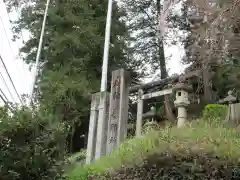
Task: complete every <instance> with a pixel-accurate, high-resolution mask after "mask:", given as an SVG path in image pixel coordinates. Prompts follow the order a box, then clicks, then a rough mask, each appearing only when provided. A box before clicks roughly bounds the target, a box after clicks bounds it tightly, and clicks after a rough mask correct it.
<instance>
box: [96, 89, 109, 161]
mask: <svg viewBox="0 0 240 180" xmlns="http://www.w3.org/2000/svg"><path fill="white" fill-rule="evenodd" d="M108 109H109V93H108V92H100V100H99V107H98V123H97V138H96V139H97V140H96V152H95V160H97V159H99V158H100V157H101V156H104V155H106V143H107V132H108Z"/></svg>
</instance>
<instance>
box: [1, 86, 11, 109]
mask: <svg viewBox="0 0 240 180" xmlns="http://www.w3.org/2000/svg"><path fill="white" fill-rule="evenodd" d="M0 92H1V93H2V94H0V99H1V100H2V101H3V102H4V104H5V105H6V106H7V107H9V109H10V111H11V112H13V107H12V106H11V105H9V103H8V99H7V97H6V95H5V94H4V92H3V91H2V89H1V88H0ZM3 96H4V97H5V98H6V99H4V97H3Z"/></svg>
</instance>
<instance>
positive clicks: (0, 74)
mask: <svg viewBox="0 0 240 180" xmlns="http://www.w3.org/2000/svg"><path fill="white" fill-rule="evenodd" d="M0 76H1V79H2V80H3V82H4V84H5V86H6V88H7V90H8V93H9V94H10V96H11V98H12V100H13V102H14V103H16V100H15V98H14V96H13V94H12V92H11V91H10V89H9V87H8V85H7V82H6V80H5V78H4V77H3V75H2V73H1V72H0Z"/></svg>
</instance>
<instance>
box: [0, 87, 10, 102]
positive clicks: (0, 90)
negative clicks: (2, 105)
mask: <svg viewBox="0 0 240 180" xmlns="http://www.w3.org/2000/svg"><path fill="white" fill-rule="evenodd" d="M0 92H1V93H2V95H3V96H4V98H5V101H6V102H9V100H8V98H7V96H6V94H4V92H3V90H2V89H1V88H0Z"/></svg>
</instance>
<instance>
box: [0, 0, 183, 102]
mask: <svg viewBox="0 0 240 180" xmlns="http://www.w3.org/2000/svg"><path fill="white" fill-rule="evenodd" d="M16 19H18V13H17V12H12V13H10V14H8V12H7V10H6V6H5V4H4V2H3V0H0V55H1V56H2V59H3V61H4V63H5V65H6V68H7V70H8V72H9V74H10V76H11V78H12V81H13V83H14V85H15V87H16V89H17V93H18V94H19V95H21V94H29V93H30V88H31V85H32V80H33V72H31V71H30V70H29V66H28V65H26V64H25V63H24V62H23V60H22V59H21V58H20V57H19V48H20V47H21V46H22V45H23V41H26V40H27V39H28V38H29V34H28V33H27V32H22V35H23V37H21V38H20V39H19V40H17V41H16V42H13V41H12V37H13V34H12V31H11V28H12V25H11V23H10V20H16ZM164 49H165V55H166V57H167V58H168V57H170V59H169V60H168V61H167V69H169V74H170V75H171V74H174V73H181V72H183V70H184V66H183V65H182V64H181V63H180V61H181V58H182V57H183V55H184V50H183V48H182V47H181V46H179V45H175V46H168V47H167V46H165V48H164ZM153 76H154V75H153ZM150 79H151V78H150ZM146 81H149V79H146ZM5 82H6V84H5ZM0 88H1V89H2V91H3V92H4V94H5V95H6V97H7V99H8V100H9V101H11V102H17V103H19V102H20V101H19V99H18V96H17V93H16V92H15V91H14V88H13V86H12V84H11V81H10V79H9V77H8V75H7V73H6V71H5V69H4V67H3V64H2V63H1V62H0ZM8 89H9V90H10V92H9V90H8ZM0 104H3V102H1V101H0Z"/></svg>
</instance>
